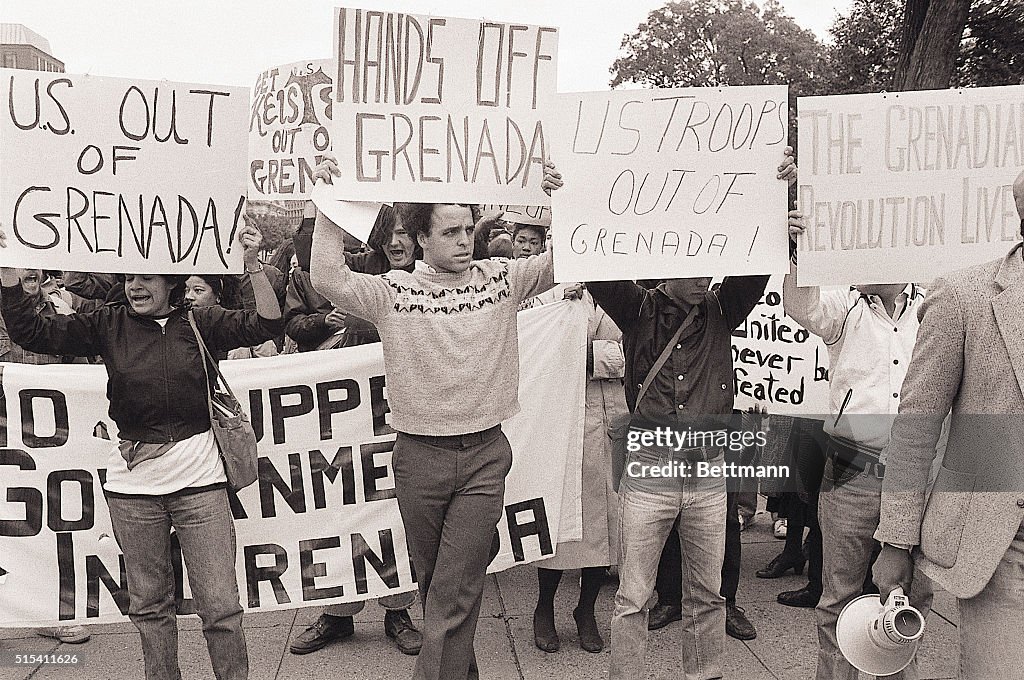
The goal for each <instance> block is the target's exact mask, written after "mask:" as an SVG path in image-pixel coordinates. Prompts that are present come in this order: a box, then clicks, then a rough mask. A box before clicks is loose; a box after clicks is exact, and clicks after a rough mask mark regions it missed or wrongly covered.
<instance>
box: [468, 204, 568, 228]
mask: <svg viewBox="0 0 1024 680" xmlns="http://www.w3.org/2000/svg"><path fill="white" fill-rule="evenodd" d="M480 212H481V213H482V214H484V215H488V216H490V215H497V214H498V213H504V214H503V215H502V217H501V219H503V220H505V221H506V222H514V223H516V224H529V225H536V226H538V227H550V226H551V208H550V207H548V206H546V205H494V204H484V205H481V206H480Z"/></svg>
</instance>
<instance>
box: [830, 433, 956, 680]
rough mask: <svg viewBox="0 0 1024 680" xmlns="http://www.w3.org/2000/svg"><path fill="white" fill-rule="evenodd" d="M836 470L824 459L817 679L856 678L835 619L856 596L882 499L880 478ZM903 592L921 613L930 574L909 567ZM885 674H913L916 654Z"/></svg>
mask: <svg viewBox="0 0 1024 680" xmlns="http://www.w3.org/2000/svg"><path fill="white" fill-rule="evenodd" d="M830 451H831V449H830ZM838 476H839V475H837V472H836V470H835V467H834V466H833V464H832V461H831V460H829V462H828V463H826V464H825V474H824V478H823V479H822V483H821V492H820V493H819V494H818V524H819V525H820V526H821V536H822V570H821V571H822V586H823V589H822V593H821V599H820V600H819V601H818V607H817V609H816V610H815V614H816V616H817V619H818V669H817V676H816V677H817V680H857V678H859V677H860V674H859V672H858V671H857V669H856V668H854V667H853V666H851V665H850V662H848V661H847V660H846V657H844V656H843V654H842V652H840V651H839V643H838V642H837V641H836V621H838V620H839V614H840V612H842V611H843V607H845V606H846V605H847V604H849V603H850V601H851V600H853V599H854V598H856V597H859V596H860V594H861V590H862V588H863V587H864V577H865V576H867V573H868V569H869V568H870V566H871V557H872V554H873V550H874V547H875V539H874V538H873V537H874V533H875V530H876V529H877V528H878V517H879V512H880V509H881V503H882V480H881V479H879V478H878V477H876V476H875V475H874V474H873V473H869V472H855V471H854V470H849V471H847V472H845V473H843V474H842V475H841V477H842V478H841V479H838V480H837V477H838ZM837 481H838V482H839V485H838V486H837V485H836V482H837ZM907 597H908V598H909V599H910V604H911V605H912V606H914V607H916V608H917V609H918V610H919V611H920V612H921V613H922V614H924V615H925V616H927V615H928V612H929V611H930V610H931V606H932V582H931V580H930V579H929V578H928V577H927V576H925V575H924V574H922V573H921V572H920V571H917V570H915V571H914V581H913V584H912V586H911V591H910V592H909V593H907ZM962 630H963V627H961V631H962ZM885 677H887V678H893V679H894V680H896V679H899V680H916V678H917V677H918V670H917V659H916V658H915V659H914V660H913V661H911V662H910V665H909V666H907V667H906V668H905V669H903V670H902V671H900V672H899V673H896V674H895V675H887V676H885Z"/></svg>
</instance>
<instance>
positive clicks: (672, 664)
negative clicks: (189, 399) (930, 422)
mask: <svg viewBox="0 0 1024 680" xmlns="http://www.w3.org/2000/svg"><path fill="white" fill-rule="evenodd" d="M781 548H782V541H778V540H775V539H774V538H773V537H772V535H771V521H770V517H769V516H768V515H766V514H764V513H759V514H758V516H757V521H756V522H755V523H754V525H753V526H751V527H750V528H749V529H748V530H747V531H746V532H744V534H743V574H742V577H741V579H740V592H739V598H738V601H739V604H740V605H741V606H743V607H745V608H746V611H747V615H748V616H749V617H750V619H751V620H752V621H753V622H754V625H755V626H756V627H757V631H758V637H757V639H756V640H752V641H750V642H739V641H737V640H733V639H732V638H726V640H727V643H726V658H725V676H726V678H735V679H740V680H781V679H786V680H790V679H792V680H806V679H807V678H811V677H813V674H814V660H815V653H816V649H817V643H816V633H815V628H814V613H813V610H808V609H791V608H789V607H783V606H782V605H780V604H778V603H777V602H776V601H775V595H776V594H777V593H778V592H779V591H782V590H792V589H796V588H799V587H801V586H803V585H804V584H805V583H806V576H801V577H797V576H793V575H791V574H790V575H788V576H786V577H783V578H781V579H777V580H774V581H767V580H762V579H758V578H755V577H754V571H756V570H757V569H758V568H760V567H762V566H763V565H764V564H766V563H767V562H768V561H769V560H770V559H771V558H772V557H773V556H774V555H775V554H776V553H777V552H778V551H779V550H781ZM614 593H615V584H614V582H612V583H609V584H608V585H607V586H606V587H605V588H604V590H602V592H601V597H600V599H599V600H598V622H599V623H600V624H601V626H602V635H603V636H604V638H605V642H606V649H605V651H604V652H603V653H601V654H588V653H587V652H584V651H583V650H581V649H580V648H579V645H578V643H577V637H576V627H575V624H574V622H573V620H572V608H573V606H575V598H576V597H577V596H578V594H579V589H578V586H577V584H576V582H575V579H571V578H569V577H568V576H567V577H566V578H564V579H563V581H562V585H561V587H560V588H559V592H558V601H557V610H556V613H557V624H558V631H559V634H560V636H561V639H562V650H561V651H560V652H558V653H556V654H546V653H544V652H542V651H540V650H538V649H537V648H536V647H535V646H534V645H533V633H532V618H531V617H532V613H533V606H534V601H535V599H536V596H537V584H536V571H535V570H534V569H533V568H531V567H529V566H527V567H519V568H516V569H512V570H509V571H506V572H503V573H501V574H498V575H497V576H496V577H493V576H492V577H488V580H487V588H486V590H485V593H484V604H483V608H482V611H481V615H480V624H479V626H478V628H477V636H476V650H477V658H478V660H479V662H480V677H481V678H485V679H487V680H523V679H530V680H542V679H546V678H553V679H561V678H566V679H569V678H572V679H576V678H579V679H590V678H606V677H608V660H609V651H608V649H607V643H608V641H609V638H610V635H609V624H610V619H611V610H612V596H613V595H614ZM417 609H418V607H417V608H414V610H413V614H414V615H415V614H418V612H417ZM318 613H319V608H313V609H298V610H290V611H284V612H272V613H268V614H253V615H248V616H246V618H245V628H246V635H247V639H248V643H249V654H250V664H251V673H250V677H251V678H252V679H253V680H268V679H271V678H273V679H275V680H277V679H280V680H287V679H291V678H296V679H301V680H321V679H323V680H328V679H330V680H335V679H337V680H346V679H349V678H351V679H352V680H363V679H378V678H379V679H381V680H395V679H400V678H408V677H411V675H412V667H413V661H414V657H409V656H404V655H402V654H401V653H400V652H399V651H398V650H397V648H395V647H394V645H393V644H392V643H391V641H390V640H388V639H387V638H386V637H385V636H384V627H383V620H384V610H383V609H381V608H380V607H379V606H377V605H376V604H374V603H370V604H368V605H367V606H366V607H365V608H364V610H363V611H362V612H361V613H360V614H359V616H357V617H356V634H355V636H354V637H352V638H349V639H348V640H345V641H343V642H340V643H337V644H334V645H331V646H328V647H326V648H324V649H323V650H321V651H319V652H315V653H313V654H308V655H305V656H296V655H294V654H290V653H289V652H288V640H289V639H290V638H292V637H294V636H295V635H298V634H299V633H300V632H302V630H303V629H304V628H305V627H306V626H307V625H308V624H309V623H311V622H312V621H313V620H314V619H315V618H316V616H317V615H318ZM414 618H416V619H417V625H419V618H418V617H416V616H414ZM956 624H957V618H956V605H955V601H954V600H953V598H952V597H951V596H950V595H948V594H946V593H938V594H937V595H936V597H935V604H934V609H933V611H932V613H931V615H930V616H929V617H928V622H927V626H928V627H927V630H926V632H925V637H924V641H923V644H922V647H921V650H920V653H919V658H920V660H921V665H920V669H921V678H922V680H940V679H946V678H954V677H955V676H956V661H957V631H956ZM179 626H180V629H181V632H180V635H179V643H180V657H181V672H182V678H184V680H200V679H202V680H206V679H212V678H213V670H212V669H211V667H210V661H209V658H208V657H207V652H206V644H205V641H204V639H203V635H202V631H201V629H200V624H199V620H198V618H196V617H194V616H191V617H185V618H182V619H180V620H179ZM90 630H91V631H92V635H93V637H92V640H90V641H89V642H88V643H86V644H84V645H61V644H59V643H58V642H56V641H55V640H50V639H47V638H42V637H38V636H36V635H34V634H33V633H32V632H31V631H27V630H20V629H12V630H3V629H0V657H2V658H5V659H9V658H10V653H11V652H31V653H65V654H66V653H69V652H78V653H81V654H83V655H84V656H85V662H84V663H83V664H82V665H79V666H77V667H75V668H73V669H72V668H66V667H65V668H61V667H31V668H15V667H11V666H9V665H8V666H2V667H0V680H27V679H28V678H31V679H32V680H44V679H51V678H52V679H55V680H56V679H61V680H66V679H71V678H73V679H74V680H111V679H113V678H117V679H122V678H123V679H125V680H134V679H136V678H138V679H140V680H141V679H142V678H143V677H144V675H143V667H142V648H141V646H140V644H139V637H138V634H137V633H136V631H135V628H134V626H132V625H131V624H129V623H125V624H116V625H96V626H91V627H90ZM678 635H679V624H678V623H673V624H671V625H670V626H668V627H666V628H663V629H662V630H660V631H656V632H654V633H651V637H650V644H649V647H648V650H649V653H648V660H647V670H648V673H647V675H648V677H651V678H666V679H668V678H676V677H678V667H679V663H680V652H679V646H678ZM865 677H866V676H865Z"/></svg>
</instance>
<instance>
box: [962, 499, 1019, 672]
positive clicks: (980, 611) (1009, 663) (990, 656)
mask: <svg viewBox="0 0 1024 680" xmlns="http://www.w3.org/2000/svg"><path fill="white" fill-rule="evenodd" d="M1015 496H1016V494H1013V496H1010V497H1009V498H1008V499H1007V502H1008V503H1009V502H1012V501H1013V498H1014V497H1015ZM961 557H963V555H962V554H961ZM956 604H957V609H958V610H959V612H960V674H959V675H958V676H957V677H959V678H960V680H989V679H990V678H1019V677H1021V669H1022V668H1024V525H1022V526H1021V528H1020V529H1018V530H1017V536H1016V537H1014V539H1013V543H1011V544H1010V547H1009V548H1008V549H1007V550H1006V554H1005V555H1003V559H1002V560H1001V561H1000V562H999V566H997V567H996V571H995V573H994V574H992V579H991V580H990V581H989V582H988V584H987V585H986V586H985V587H984V589H982V591H981V592H980V593H978V594H977V595H975V596H974V597H972V598H970V599H967V600H960V599H958V600H957V601H956Z"/></svg>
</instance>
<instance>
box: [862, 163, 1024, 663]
mask: <svg viewBox="0 0 1024 680" xmlns="http://www.w3.org/2000/svg"><path fill="white" fill-rule="evenodd" d="M1013 189H1014V192H1013V194H1014V199H1015V201H1016V203H1017V211H1018V213H1019V214H1020V216H1021V218H1022V226H1024V173H1021V175H1020V176H1018V177H1017V180H1016V182H1015V183H1014V186H1013ZM1021 253H1022V250H1021V244H1020V243H1019V242H1018V243H1016V244H1014V246H1013V248H1012V249H1011V250H1010V252H1009V253H1007V255H1006V256H1005V257H1002V258H999V259H997V260H993V261H991V262H987V263H985V264H981V265H977V266H974V267H969V268H967V269H962V270H960V271H958V272H954V273H953V274H950V275H948V276H945V277H943V278H940V279H938V280H937V281H936V282H935V285H934V287H933V288H932V289H931V291H930V292H929V294H928V296H927V298H926V299H925V301H924V303H923V304H922V307H921V312H920V315H921V328H920V331H919V333H918V341H917V346H916V347H915V348H914V354H913V358H912V359H911V363H910V367H909V369H908V371H907V377H906V379H905V380H904V382H903V392H902V395H901V401H900V409H899V415H898V417H897V418H896V420H895V422H894V423H893V427H892V436H891V439H890V441H889V446H888V449H887V453H888V456H887V459H888V465H887V469H886V474H885V480H884V482H883V485H882V507H881V519H880V522H879V526H878V531H877V532H876V534H875V537H876V538H877V539H878V540H879V541H881V542H882V552H881V554H880V555H879V557H878V561H877V562H876V563H875V567H874V574H875V583H877V584H878V587H879V590H880V597H881V599H882V601H883V602H884V601H885V600H886V599H887V597H888V595H889V592H890V591H891V590H893V589H894V588H896V587H897V586H900V587H903V588H904V590H907V589H908V587H909V586H910V585H911V581H912V579H913V565H914V563H915V562H916V565H917V567H918V568H920V569H921V571H923V572H924V573H925V574H926V575H927V576H928V577H930V578H931V579H932V580H933V581H935V582H936V583H938V584H939V585H940V586H941V587H943V588H945V589H946V590H947V591H949V592H951V593H952V594H953V595H955V596H956V598H957V607H958V609H959V613H960V674H959V676H960V678H961V679H963V680H975V679H979V680H980V679H983V678H984V679H986V680H988V679H990V678H1015V677H1020V674H1021V668H1024V576H1022V575H1024V526H1022V520H1024V465H1022V464H1021V461H1022V456H1021V452H1022V451H1021V447H1022V442H1024V393H1022V388H1024V261H1022V259H1021ZM947 414H951V421H950V425H949V440H948V444H947V446H946V452H945V457H944V459H943V461H942V466H941V468H940V469H939V472H938V476H937V477H936V479H935V482H934V485H933V486H932V487H931V490H930V493H929V490H928V479H929V473H930V471H931V467H932V463H933V460H934V458H935V455H936V443H937V441H938V440H939V434H940V430H941V428H942V422H943V420H944V419H945V417H946V415H947Z"/></svg>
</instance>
